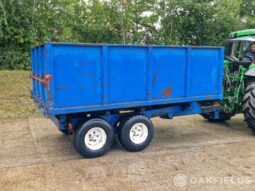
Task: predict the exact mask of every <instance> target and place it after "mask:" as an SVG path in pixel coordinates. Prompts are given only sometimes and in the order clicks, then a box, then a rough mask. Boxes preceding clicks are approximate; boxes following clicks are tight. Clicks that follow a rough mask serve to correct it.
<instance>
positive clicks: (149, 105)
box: [31, 42, 224, 132]
mask: <svg viewBox="0 0 255 191" xmlns="http://www.w3.org/2000/svg"><path fill="white" fill-rule="evenodd" d="M31 54H32V79H33V80H32V97H33V98H34V100H35V103H36V105H37V106H38V108H39V109H40V111H41V112H42V113H43V114H44V115H45V116H48V117H50V118H51V119H52V120H53V121H54V122H55V124H56V125H57V126H58V128H59V129H60V130H61V131H62V132H64V131H70V130H71V131H74V130H75V129H76V127H77V126H78V125H79V124H80V122H81V121H86V120H88V119H91V118H93V117H94V118H95V117H97V118H101V119H104V120H105V121H107V122H109V123H110V124H111V126H112V128H113V129H114V130H115V132H116V127H117V126H118V125H117V124H118V122H119V121H121V119H122V118H123V117H122V116H128V115H129V116H130V115H134V114H139V115H144V116H146V117H148V118H150V117H155V116H159V117H162V118H172V117H174V116H181V115H188V114H197V113H201V112H209V111H212V110H213V111H217V109H218V108H217V107H214V106H212V105H206V104H201V103H206V102H207V101H210V102H213V101H217V100H220V99H222V81H223V60H224V49H223V48H221V47H188V46H138V45H112V44H80V43H54V42H47V43H45V44H43V45H41V46H38V47H35V48H32V50H31ZM126 113H128V114H126ZM215 113H216V115H217V112H215ZM84 118H85V119H84Z"/></svg>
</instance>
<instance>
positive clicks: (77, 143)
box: [73, 119, 114, 158]
mask: <svg viewBox="0 0 255 191" xmlns="http://www.w3.org/2000/svg"><path fill="white" fill-rule="evenodd" d="M113 139H114V133H113V129H112V127H111V126H110V124H109V123H108V122H107V121H105V120H103V119H91V120H89V121H86V122H85V123H84V124H83V125H81V126H80V127H79V128H78V129H76V131H75V132H74V139H73V143H74V147H75V149H76V150H77V151H78V153H80V154H81V155H82V156H84V157H87V158H94V157H99V156H102V155H104V154H105V153H106V152H107V151H109V150H110V148H111V146H112V143H113Z"/></svg>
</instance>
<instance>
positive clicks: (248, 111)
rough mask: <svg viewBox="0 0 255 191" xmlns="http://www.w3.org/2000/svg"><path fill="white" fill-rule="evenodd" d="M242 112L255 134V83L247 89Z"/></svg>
mask: <svg viewBox="0 0 255 191" xmlns="http://www.w3.org/2000/svg"><path fill="white" fill-rule="evenodd" d="M242 110H243V114H244V119H245V121H246V123H247V125H248V127H249V128H251V129H252V131H253V132H254V133H255V82H253V83H250V84H249V85H248V86H247V88H246V92H245V94H244V97H243V105H242Z"/></svg>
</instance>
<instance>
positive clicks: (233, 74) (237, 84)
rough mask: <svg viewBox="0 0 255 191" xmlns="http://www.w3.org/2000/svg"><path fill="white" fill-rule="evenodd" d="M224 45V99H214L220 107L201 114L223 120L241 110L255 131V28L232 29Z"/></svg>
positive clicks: (214, 119)
mask: <svg viewBox="0 0 255 191" xmlns="http://www.w3.org/2000/svg"><path fill="white" fill-rule="evenodd" d="M224 46H225V60H224V80H223V83H224V91H223V92H224V93H223V100H222V101H220V102H219V103H214V104H215V105H218V106H219V107H220V111H218V112H213V113H207V114H203V117H204V118H206V119H207V120H208V121H211V122H224V121H226V120H230V119H231V117H232V116H234V115H235V114H239V113H243V114H244V119H245V121H246V122H247V125H248V127H249V128H251V129H252V130H253V132H255V62H254V59H255V29H249V30H243V31H237V32H233V33H231V34H230V39H229V40H227V41H226V42H225V44H224Z"/></svg>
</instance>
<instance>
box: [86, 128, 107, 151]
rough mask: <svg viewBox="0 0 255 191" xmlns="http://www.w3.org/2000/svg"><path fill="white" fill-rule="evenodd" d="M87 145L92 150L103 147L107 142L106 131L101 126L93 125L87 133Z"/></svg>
mask: <svg viewBox="0 0 255 191" xmlns="http://www.w3.org/2000/svg"><path fill="white" fill-rule="evenodd" d="M84 143H85V145H86V146H87V147H88V148H89V149H91V150H98V149H101V148H102V147H103V146H104V145H105V143H106V133H105V131H104V129H102V128H100V127H93V128H91V129H90V130H88V132H87V133H86V135H85V138H84Z"/></svg>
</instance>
